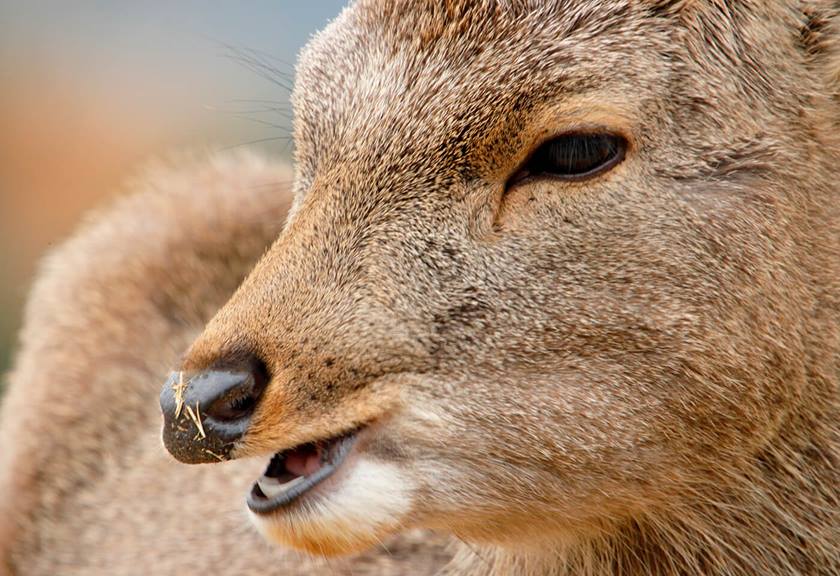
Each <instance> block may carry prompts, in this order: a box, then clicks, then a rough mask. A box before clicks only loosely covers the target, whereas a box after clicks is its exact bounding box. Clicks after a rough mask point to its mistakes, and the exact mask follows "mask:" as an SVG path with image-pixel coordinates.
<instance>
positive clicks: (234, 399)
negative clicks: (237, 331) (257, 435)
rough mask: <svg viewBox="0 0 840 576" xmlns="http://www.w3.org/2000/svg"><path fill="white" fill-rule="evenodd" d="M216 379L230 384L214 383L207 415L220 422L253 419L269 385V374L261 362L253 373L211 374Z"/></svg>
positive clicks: (254, 368) (208, 395)
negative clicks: (252, 416) (255, 410)
mask: <svg viewBox="0 0 840 576" xmlns="http://www.w3.org/2000/svg"><path fill="white" fill-rule="evenodd" d="M209 374H211V375H214V376H215V379H219V380H226V382H220V383H218V384H217V383H210V385H209V386H208V387H207V395H206V396H205V398H206V401H207V404H205V409H204V411H205V413H206V415H207V416H208V417H210V418H213V419H214V420H216V421H218V422H220V423H233V422H238V421H241V420H245V419H249V418H250V417H251V414H253V412H254V409H255V408H256V407H257V403H258V401H259V399H260V397H261V396H262V393H263V392H264V391H265V387H266V385H267V384H268V371H267V370H266V369H265V365H264V364H262V363H261V362H258V363H257V364H256V365H255V366H254V367H252V369H251V370H250V371H249V372H234V373H230V372H210V373H209Z"/></svg>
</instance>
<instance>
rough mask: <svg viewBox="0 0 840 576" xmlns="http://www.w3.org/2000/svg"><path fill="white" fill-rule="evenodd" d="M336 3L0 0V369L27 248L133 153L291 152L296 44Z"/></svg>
mask: <svg viewBox="0 0 840 576" xmlns="http://www.w3.org/2000/svg"><path fill="white" fill-rule="evenodd" d="M345 2H346V0H317V1H310V2H301V1H300V0H263V1H247V0H240V1H237V2H233V1H230V0H228V1H222V0H200V1H199V0H193V1H191V0H181V1H178V0H166V1H164V0H145V1H142V2H140V1H136V0H99V1H93V0H88V1H84V0H75V1H73V2H67V1H66V0H0V262H1V263H2V265H1V266H0V373H3V372H5V371H6V370H7V368H8V367H9V362H10V359H11V355H12V353H13V350H14V347H15V345H16V331H17V329H18V327H19V323H20V317H21V309H22V306H23V303H24V300H25V296H26V292H27V290H28V286H29V284H30V282H31V279H32V275H33V273H34V271H35V269H36V265H37V261H38V259H39V257H40V256H41V255H42V254H43V253H44V252H45V251H46V250H48V249H49V247H50V246H53V245H55V244H56V243H58V242H60V241H61V240H62V239H63V238H65V237H66V236H67V234H68V233H69V232H71V231H72V230H73V228H74V226H75V224H76V223H77V222H78V221H79V218H80V216H81V214H82V213H83V212H85V211H86V210H87V209H89V208H90V207H91V206H93V205H95V204H96V203H97V202H100V201H102V199H103V198H104V197H107V196H110V195H113V194H115V193H116V192H117V191H118V190H119V187H120V184H121V182H122V181H124V180H125V179H126V177H129V176H131V174H132V173H133V171H135V170H137V169H138V167H142V165H143V163H144V162H146V161H148V160H149V159H150V158H153V157H155V156H160V155H166V154H167V153H168V152H172V151H177V150H184V149H218V150H221V149H227V148H230V149H234V148H237V147H245V146H247V147H251V148H256V149H260V150H263V151H265V152H267V153H269V154H273V155H277V156H285V157H288V156H289V154H290V153H291V143H290V142H289V139H288V136H289V125H290V108H289V100H288V96H289V91H288V87H289V86H290V85H291V83H292V79H293V75H294V62H295V60H296V58H297V53H298V51H299V50H300V48H301V47H302V46H303V45H304V44H305V42H306V41H307V39H308V38H309V37H310V36H311V35H312V34H313V33H314V32H315V31H317V30H318V29H320V28H322V27H323V26H324V25H325V24H326V23H327V22H328V21H329V20H330V19H332V18H333V17H334V16H336V15H337V14H338V13H339V12H340V10H341V7H342V6H343V5H344V4H345ZM0 386H2V384H0Z"/></svg>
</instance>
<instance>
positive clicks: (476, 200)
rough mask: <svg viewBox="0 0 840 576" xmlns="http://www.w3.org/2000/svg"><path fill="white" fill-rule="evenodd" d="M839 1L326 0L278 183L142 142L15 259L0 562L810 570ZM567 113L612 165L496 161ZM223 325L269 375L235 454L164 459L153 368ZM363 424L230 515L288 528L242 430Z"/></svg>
mask: <svg viewBox="0 0 840 576" xmlns="http://www.w3.org/2000/svg"><path fill="white" fill-rule="evenodd" d="M838 10H840V6H838V5H837V3H836V2H831V1H827V0H826V1H822V0H813V1H804V0H765V1H761V2H759V1H751V0H750V1H748V0H744V1H739V2H735V1H726V0H682V1H681V0H671V1H665V0H638V1H632V2H630V1H618V0H602V1H594V0H588V1H587V0H565V1H562V2H561V1H558V2H546V1H542V2H536V1H526V0H522V1H516V0H511V1H507V2H506V1H502V0H495V1H491V0H476V1H473V2H466V1H442V2H426V1H384V0H358V1H357V2H355V3H353V4H352V5H351V6H350V7H348V8H347V9H346V10H345V11H344V12H342V14H341V15H340V16H339V17H338V18H337V19H336V20H335V21H333V22H332V23H331V24H330V25H329V26H328V27H327V28H326V29H325V30H324V31H323V32H321V33H319V34H318V35H317V36H315V37H314V38H313V40H312V41H311V42H310V44H309V46H308V47H307V48H306V49H305V50H304V52H303V54H302V55H301V59H300V62H299V65H298V70H297V80H296V86H295V92H294V98H293V102H294V108H295V141H296V158H295V173H294V178H293V179H291V178H290V177H289V176H288V175H285V173H284V172H283V170H282V169H280V168H277V167H272V166H271V165H268V164H262V163H260V162H257V161H255V160H253V159H239V160H229V159H228V160H215V161H214V162H215V163H213V162H211V164H210V167H209V168H208V167H200V166H199V167H198V168H184V169H171V170H170V171H168V172H165V173H159V174H158V176H153V177H151V178H150V179H149V180H147V181H146V183H145V184H143V185H142V186H141V187H142V188H143V189H144V190H143V191H141V192H139V194H138V195H136V196H134V197H133V200H132V199H131V198H129V199H128V200H125V201H123V202H122V203H118V204H117V205H116V207H115V208H113V209H112V210H110V211H108V212H105V213H104V215H103V216H101V217H100V218H99V219H98V220H97V221H96V223H94V224H91V225H88V226H87V227H85V228H83V229H82V231H81V232H80V233H79V234H78V235H77V236H76V237H75V238H74V239H73V240H71V241H70V242H69V243H68V244H67V245H66V246H65V247H63V248H61V249H59V250H58V251H57V252H56V253H55V254H53V256H51V257H50V258H49V259H48V260H47V264H46V265H45V267H44V269H43V272H42V274H41V278H40V280H39V281H38V283H37V284H36V287H35V289H34V291H33V295H32V297H31V301H30V305H29V308H28V315H27V322H26V327H25V329H24V332H23V343H22V346H21V352H20V355H19V357H18V361H17V365H16V369H15V372H14V373H13V375H12V378H11V383H12V387H11V390H10V393H9V395H8V398H7V400H6V402H5V404H4V415H3V421H2V426H3V429H2V442H3V451H2V456H0V458H2V459H3V460H2V467H0V483H2V484H0V506H3V507H5V509H6V510H8V512H7V513H4V514H3V515H2V516H0V518H5V520H0V530H5V532H3V533H2V534H0V542H2V544H0V559H3V560H4V561H5V562H6V564H7V566H9V567H12V566H16V567H18V568H19V570H18V571H17V573H21V574H30V573H31V574H38V573H72V572H73V570H72V569H71V566H80V565H82V564H79V563H81V562H83V560H81V559H83V558H89V557H90V558H94V560H93V561H89V564H88V565H86V566H89V567H90V569H89V570H81V569H80V570H79V571H80V572H84V573H109V571H108V567H109V566H113V565H118V566H126V567H127V568H126V571H125V572H120V571H119V570H111V572H110V573H116V572H119V573H130V572H131V571H132V570H137V568H136V565H134V566H135V567H134V568H132V567H131V566H132V565H133V564H131V562H134V561H140V559H144V558H146V562H147V566H146V567H144V569H143V570H142V571H139V572H145V571H154V572H155V573H174V572H175V571H177V570H178V566H180V562H182V561H183V558H182V557H181V556H179V555H178V553H177V550H180V549H183V550H184V552H185V556H186V557H188V558H189V559H190V562H192V561H193V560H194V559H195V561H196V562H197V563H198V565H197V566H198V567H199V568H201V567H206V568H207V569H208V570H210V569H211V568H212V567H213V566H217V565H218V563H223V564H224V565H225V566H226V568H229V570H226V572H228V573H237V571H238V572H239V573H251V572H252V571H256V570H257V569H261V570H262V571H267V572H270V569H269V568H265V567H268V566H271V567H273V568H274V569H275V570H276V571H277V572H278V573H302V574H303V573H318V572H317V570H324V571H325V573H329V570H330V569H337V570H344V569H347V570H352V571H353V573H355V574H399V573H411V574H417V573H434V572H435V571H438V570H441V571H442V573H443V574H448V575H449V574H451V575H469V574H476V575H478V574H496V575H506V574H523V575H534V576H536V575H547V574H553V575H557V576H561V575H569V576H571V575H576V576H579V575H584V576H586V575H592V576H595V575H628V576H629V575H643V574H644V575H661V576H676V575H678V574H680V575H683V574H684V575H701V574H702V575H721V576H722V575H745V576H746V575H751V574H762V575H770V576H773V575H777V576H781V575H782V574H785V575H787V574H802V575H836V574H838V573H840V470H838V467H840V462H839V460H840V409H839V408H840V407H839V406H838V386H839V385H840V202H838V190H837V182H838V179H840V145H839V144H840V143H839V142H838V138H840V96H838V94H840V64H838V63H840V56H838V53H837V50H838V39H840V29H838V22H840V21H838V16H837V12H838ZM580 129H589V130H592V129H595V130H609V131H612V132H616V133H620V134H621V135H623V136H624V137H625V138H626V140H627V141H628V143H629V147H628V153H627V157H626V159H625V160H624V161H623V162H622V163H621V164H619V165H618V166H617V167H616V168H615V169H613V170H611V171H609V172H607V173H605V174H602V175H600V176H598V177H596V178H593V179H590V180H586V181H583V182H563V181H556V180H535V181H532V182H529V183H526V184H524V185H521V186H515V187H511V188H508V187H506V182H507V181H508V178H509V177H510V176H511V174H512V173H513V171H514V170H515V169H516V167H517V166H518V165H520V163H521V162H522V161H523V159H524V158H526V157H527V155H528V154H529V152H530V151H531V150H533V149H534V148H535V147H536V146H537V145H538V144H539V143H540V142H542V141H544V140H545V139H546V138H549V137H550V136H552V135H553V134H559V133H563V132H567V131H570V130H580ZM220 163H221V164H220ZM220 166H223V168H220ZM281 174H282V175H281ZM290 179H291V180H292V182H291V184H289V185H286V184H283V185H280V184H276V183H277V182H280V181H281V180H282V181H283V182H285V181H286V180H290ZM261 180H264V181H267V182H275V185H274V187H273V188H272V186H262V187H261V186H260V185H258V184H252V183H253V182H260V181H261ZM260 190H261V191H260ZM290 196H293V199H289V198H290ZM222 200H224V201H222ZM289 202H291V204H289ZM287 208H288V210H289V214H288V218H287V222H286V224H285V226H282V221H283V219H284V215H285V211H286V209H287ZM281 227H282V231H281ZM275 236H276V240H274V241H273V243H272V242H271V239H273V238H275ZM269 244H270V247H269ZM263 251H265V253H264V255H262V256H261V257H260V255H261V254H262V253H263ZM258 257H259V260H258V262H257V263H256V265H255V266H254V268H253V270H251V271H250V272H248V269H249V268H250V267H251V266H252V265H253V263H254V262H255V261H256V260H257V258H258ZM243 278H244V280H243ZM240 282H241V284H240ZM237 285H238V287H237ZM234 289H235V291H234ZM231 292H233V294H232V296H231ZM211 316H212V318H211ZM208 320H209V321H208ZM205 324H206V326H205ZM190 342H192V344H191V345H189V349H188V350H187V352H186V353H185V354H183V356H179V353H180V352H181V351H182V350H183V349H184V348H186V347H187V345H188V344H189V343H190ZM243 354H249V355H256V356H258V357H259V358H260V359H261V360H262V361H263V362H265V364H266V366H267V368H268V371H269V373H270V374H271V376H272V379H271V382H270V384H269V386H268V388H267V390H266V393H265V395H264V397H263V398H262V400H261V402H260V404H259V406H258V408H257V412H256V413H255V415H254V419H253V423H252V425H251V427H250V429H249V431H248V433H247V435H246V436H245V437H244V439H243V440H242V442H241V443H240V444H239V445H238V447H237V449H236V455H237V456H238V457H240V458H243V460H236V461H234V462H231V463H225V464H219V465H215V466H205V467H199V468H190V467H185V466H179V465H176V464H174V463H171V462H168V461H167V460H166V459H165V457H164V456H163V455H162V454H161V453H160V452H159V450H158V449H157V447H156V446H155V442H154V441H153V439H152V436H153V434H154V432H155V427H156V425H157V421H156V420H155V417H154V410H153V404H154V402H155V398H156V393H155V392H156V390H157V386H159V385H160V383H162V382H163V377H164V374H165V372H166V369H167V368H176V369H184V370H200V369H204V368H208V367H212V366H214V365H218V364H219V363H224V362H225V361H226V359H230V358H236V357H241V356H242V355H243ZM150 406H152V407H150ZM360 425H361V426H365V429H364V432H363V433H362V435H360V437H359V441H358V443H357V446H356V448H355V454H356V455H355V459H354V460H352V461H348V462H347V464H346V465H345V466H342V469H340V471H339V473H337V474H336V477H335V478H334V479H332V480H331V483H329V484H328V485H325V487H324V489H323V490H322V491H321V493H320V494H313V495H311V497H310V501H309V505H300V506H297V507H294V508H293V509H291V510H288V511H286V512H284V513H283V514H282V515H279V516H277V517H274V518H271V517H269V518H262V519H259V520H256V523H257V526H258V527H259V529H260V531H261V532H262V533H263V534H264V535H266V536H267V537H268V538H269V539H270V540H274V541H276V542H278V543H281V544H284V545H291V546H293V547H295V548H298V549H300V550H304V551H307V552H309V553H314V554H315V557H314V558H313V559H309V558H310V557H301V558H306V559H300V560H296V559H294V557H290V556H289V555H288V553H281V552H279V551H270V549H269V548H267V547H265V545H260V544H258V543H256V542H254V538H255V537H254V531H253V529H251V528H247V527H246V524H247V522H246V520H245V519H244V518H245V517H244V514H240V513H238V512H237V505H238V506H239V507H240V509H241V497H242V494H244V492H245V490H247V487H248V483H249V481H250V480H253V478H254V476H255V475H256V474H258V469H259V467H258V466H257V465H256V464H255V465H254V467H253V469H252V468H251V464H250V463H249V462H248V461H246V460H244V458H246V457H251V456H255V457H259V458H260V459H261V460H260V461H261V462H263V463H264V461H265V459H266V457H267V456H269V455H270V454H271V453H273V452H275V451H278V450H282V449H285V448H288V447H291V446H294V445H296V444H299V443H302V442H307V441H311V440H315V439H318V438H324V437H329V436H333V435H336V434H339V433H342V432H344V431H346V430H350V429H353V428H356V427H357V426H360ZM7 446H8V447H11V448H10V449H7ZM71 454H72V455H73V457H69V456H70V455H71ZM226 471H229V472H228V473H226ZM151 478H154V482H152V481H151V480H150V479H151ZM371 478H375V480H376V482H377V483H370V484H369V483H368V481H370V479H371ZM370 486H375V487H376V489H375V490H374V489H370ZM120 487H124V488H125V489H126V490H128V492H122V494H120V490H119V488H120ZM237 498H238V500H237ZM360 511H367V512H368V514H366V515H364V514H363V515H361V516H360ZM359 519H363V521H360V520H359ZM418 530H431V531H434V533H436V534H440V535H444V536H432V535H431V533H428V532H426V533H420V532H417V531H418ZM208 532H209V534H208ZM71 535H73V537H71ZM117 538H119V540H116V539H117ZM447 539H449V540H450V541H451V542H450V544H451V547H450V546H447V543H446V540H447ZM103 541H105V542H111V544H110V545H109V546H107V547H106V546H102V545H101V544H102V542H103ZM119 542H122V544H119ZM380 542H385V545H386V546H387V547H388V549H389V550H390V551H391V553H390V554H388V553H386V552H383V551H381V549H379V548H377V547H378V546H379V545H380ZM112 547H115V548H113V549H114V550H115V551H110V550H111V549H112ZM106 549H107V550H109V551H105V550H106ZM149 549H153V550H155V554H154V557H150V558H147V554H148V550H149ZM371 550H373V551H371ZM377 550H379V551H378V552H377ZM359 553H361V554H363V555H362V556H355V557H352V558H351V559H350V560H347V559H343V560H338V559H333V560H326V559H318V558H317V557H318V556H332V555H343V554H359ZM120 562H128V564H120ZM330 562H333V563H338V564H336V565H337V566H339V567H338V568H335V566H333V565H331V564H330ZM310 563H312V564H310ZM421 564H422V565H421ZM444 564H445V567H444ZM59 568H60V569H61V570H58V569H59ZM191 568H193V569H194V568H195V567H194V566H191ZM51 570H52V572H51ZM56 570H58V571H56ZM62 570H63V571H62ZM97 570H98V571H97ZM295 570H298V571H299V572H295ZM284 571H286V572H284Z"/></svg>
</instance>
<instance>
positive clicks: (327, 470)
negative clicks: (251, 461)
mask: <svg viewBox="0 0 840 576" xmlns="http://www.w3.org/2000/svg"><path fill="white" fill-rule="evenodd" d="M355 441H356V437H355V435H350V436H345V437H344V438H341V439H340V440H337V441H336V444H335V445H334V446H332V447H331V454H330V456H329V461H328V462H324V463H323V464H322V465H321V467H320V468H319V469H318V470H316V471H315V472H313V473H312V474H310V475H308V476H303V477H302V478H303V481H301V482H297V483H296V484H295V485H294V486H290V487H289V488H288V490H285V491H284V492H283V493H281V494H278V495H277V496H275V497H273V498H268V497H266V496H264V495H263V494H262V491H261V490H259V488H258V487H257V485H256V484H254V487H253V488H251V491H250V492H249V493H248V498H247V503H248V508H249V509H250V510H251V512H254V513H255V514H271V513H272V512H276V511H277V510H281V509H283V508H284V507H287V506H289V505H290V504H292V503H294V502H295V501H296V500H298V499H300V498H301V497H303V496H304V495H305V494H306V493H307V492H309V491H310V490H312V489H313V488H315V486H317V485H318V484H320V483H321V482H323V481H324V480H326V479H327V478H329V477H330V476H332V474H333V473H334V472H335V471H336V470H337V469H338V468H339V467H340V466H341V465H342V463H343V462H344V460H345V459H346V458H347V455H348V454H349V453H350V450H351V449H352V447H353V444H354V443H355Z"/></svg>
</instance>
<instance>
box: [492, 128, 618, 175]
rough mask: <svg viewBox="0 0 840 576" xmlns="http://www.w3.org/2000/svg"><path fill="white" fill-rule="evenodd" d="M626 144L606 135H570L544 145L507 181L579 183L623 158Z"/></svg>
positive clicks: (612, 135) (611, 166)
mask: <svg viewBox="0 0 840 576" xmlns="http://www.w3.org/2000/svg"><path fill="white" fill-rule="evenodd" d="M626 150H627V141H626V140H625V139H624V138H622V137H621V136H617V135H615V134H609V133H596V134H586V133H570V134H563V135H561V136H558V137H556V138H553V139H552V140H549V141H547V142H544V143H543V144H542V145H541V146H540V147H539V148H537V149H536V150H535V151H534V152H533V153H532V154H531V156H530V157H529V158H528V160H526V161H525V163H524V164H523V165H522V166H521V167H520V169H519V170H518V171H517V172H516V174H514V175H513V177H512V178H511V179H510V180H509V181H508V187H511V186H513V185H515V184H520V183H522V182H523V181H525V180H532V179H537V178H552V179H559V180H571V181H579V180H586V179H588V178H592V177H594V176H597V175H599V174H602V173H603V172H606V171H607V170H609V169H610V168H613V167H614V166H616V165H617V164H618V163H620V162H621V161H622V160H623V159H624V154H625V152H626Z"/></svg>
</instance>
